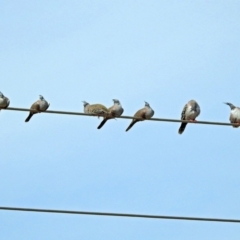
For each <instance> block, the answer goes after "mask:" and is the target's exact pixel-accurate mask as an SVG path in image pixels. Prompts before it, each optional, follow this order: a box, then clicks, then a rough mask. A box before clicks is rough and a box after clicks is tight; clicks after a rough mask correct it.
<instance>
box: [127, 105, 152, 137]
mask: <svg viewBox="0 0 240 240" xmlns="http://www.w3.org/2000/svg"><path fill="white" fill-rule="evenodd" d="M153 115H154V111H153V109H152V108H151V107H150V105H149V103H147V102H145V107H144V108H142V109H140V110H138V111H137V112H136V113H135V114H134V117H136V118H138V119H133V120H132V122H131V123H130V125H129V126H128V128H127V129H126V132H127V131H128V130H129V129H131V128H132V126H133V125H134V124H135V123H137V122H139V121H144V120H145V119H150V118H151V117H152V116H153Z"/></svg>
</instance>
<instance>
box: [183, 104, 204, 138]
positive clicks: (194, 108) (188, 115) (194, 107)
mask: <svg viewBox="0 0 240 240" xmlns="http://www.w3.org/2000/svg"><path fill="white" fill-rule="evenodd" d="M200 112H201V110H200V106H199V105H198V103H197V102H196V101H195V100H190V101H189V102H188V103H187V104H186V105H185V106H184V108H183V110H182V114H181V120H189V121H196V120H195V119H196V117H197V116H198V115H199V114H200ZM186 126H187V123H182V124H181V126H180V128H179V130H178V133H179V134H182V133H183V132H184V130H185V128H186Z"/></svg>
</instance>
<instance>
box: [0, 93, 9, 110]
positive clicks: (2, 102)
mask: <svg viewBox="0 0 240 240" xmlns="http://www.w3.org/2000/svg"><path fill="white" fill-rule="evenodd" d="M9 104H10V100H9V99H8V98H7V97H6V96H4V95H3V93H2V92H0V110H1V108H7V107H8V106H9Z"/></svg>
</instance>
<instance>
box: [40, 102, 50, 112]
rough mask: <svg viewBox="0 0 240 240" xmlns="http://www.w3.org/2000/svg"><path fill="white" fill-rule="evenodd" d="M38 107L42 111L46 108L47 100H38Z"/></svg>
mask: <svg viewBox="0 0 240 240" xmlns="http://www.w3.org/2000/svg"><path fill="white" fill-rule="evenodd" d="M39 108H40V110H41V111H44V110H46V109H47V108H48V102H47V101H40V103H39Z"/></svg>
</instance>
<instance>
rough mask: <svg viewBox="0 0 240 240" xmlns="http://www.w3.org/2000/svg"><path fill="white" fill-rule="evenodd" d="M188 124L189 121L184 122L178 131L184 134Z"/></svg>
mask: <svg viewBox="0 0 240 240" xmlns="http://www.w3.org/2000/svg"><path fill="white" fill-rule="evenodd" d="M186 126H187V123H182V124H181V126H180V128H179V130H178V133H179V134H182V133H183V132H184V129H185V127H186Z"/></svg>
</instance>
